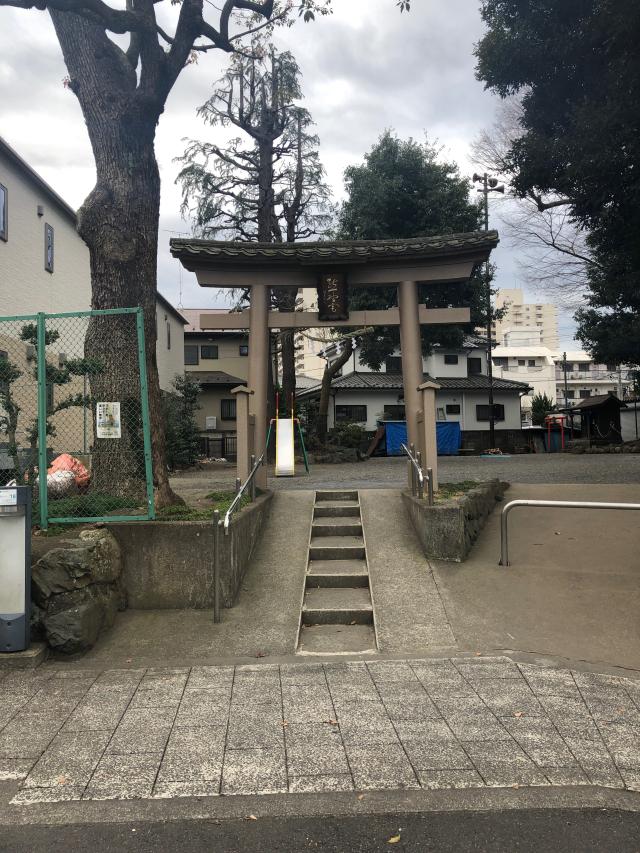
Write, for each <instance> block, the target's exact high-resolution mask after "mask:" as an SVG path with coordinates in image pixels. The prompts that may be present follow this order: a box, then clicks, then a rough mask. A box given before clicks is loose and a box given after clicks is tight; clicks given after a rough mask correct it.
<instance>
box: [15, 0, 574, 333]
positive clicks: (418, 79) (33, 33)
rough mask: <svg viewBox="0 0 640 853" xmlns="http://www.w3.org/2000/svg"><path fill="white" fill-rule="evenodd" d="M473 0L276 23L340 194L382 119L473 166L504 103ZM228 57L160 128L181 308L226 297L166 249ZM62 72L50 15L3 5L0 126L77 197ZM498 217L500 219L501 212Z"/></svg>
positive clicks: (80, 144) (383, 4)
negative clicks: (201, 112)
mask: <svg viewBox="0 0 640 853" xmlns="http://www.w3.org/2000/svg"><path fill="white" fill-rule="evenodd" d="M164 5H165V4H163V6H164ZM478 5H479V3H478V2H477V0H413V3H412V9H411V12H410V13H409V14H406V13H405V14H400V13H399V11H398V10H397V8H396V6H395V0H333V6H334V14H333V15H332V16H330V17H326V18H321V19H318V20H317V21H316V22H315V23H313V24H306V25H305V24H302V23H300V24H296V25H295V26H294V27H293V28H291V29H284V30H280V31H279V32H278V35H277V38H276V43H277V45H278V46H279V47H280V48H281V49H290V50H291V51H292V52H293V53H294V54H295V56H296V58H297V60H298V62H299V64H300V66H301V69H302V72H303V90H304V94H305V106H306V107H307V108H308V109H309V111H310V112H311V115H312V116H313V119H314V120H315V122H316V126H317V132H318V135H319V136H320V143H321V145H320V153H321V157H322V160H323V162H324V165H325V167H326V170H327V176H328V179H329V182H330V184H331V186H332V187H333V189H334V192H335V195H336V198H337V199H339V198H340V197H341V196H342V194H343V184H342V173H343V171H344V168H345V166H347V165H349V164H351V163H358V162H360V161H361V160H362V158H363V155H364V153H365V152H366V151H367V150H368V149H369V148H371V146H372V145H373V144H374V143H375V141H376V139H377V138H378V136H379V135H380V133H381V132H382V131H383V130H384V129H385V128H393V129H395V130H396V132H397V133H398V134H399V135H400V136H401V137H408V136H413V137H414V138H416V139H420V140H421V139H423V137H424V133H425V132H427V133H428V135H429V138H430V139H431V140H432V141H433V140H437V141H438V142H439V143H440V145H441V146H442V147H443V157H446V158H447V159H453V160H455V161H456V162H457V163H458V164H459V166H460V169H461V171H462V173H463V174H466V175H469V176H471V174H472V173H473V171H474V167H475V164H474V163H473V162H472V161H471V159H470V156H471V155H470V150H469V148H470V143H471V141H472V140H473V138H474V137H475V136H476V135H477V133H478V132H479V130H481V129H482V128H483V127H486V126H488V125H490V124H491V123H492V121H493V118H494V114H495V109H496V104H497V99H496V98H495V97H494V96H492V95H490V94H488V93H487V92H485V91H484V88H483V86H482V84H481V83H479V82H478V81H477V80H476V79H475V76H474V57H473V47H474V43H475V42H476V41H477V40H478V39H479V38H480V37H481V35H482V22H481V20H480V15H479V12H478ZM227 61H228V57H226V56H225V55H223V54H220V53H219V52H217V51H212V52H211V53H209V54H206V55H204V56H202V57H201V58H200V60H199V62H198V63H197V64H196V65H192V66H189V67H188V68H186V69H185V70H184V71H183V73H182V74H181V76H180V79H179V81H178V83H177V85H176V86H175V88H174V90H173V92H172V94H171V96H170V98H169V101H168V103H167V106H166V109H165V113H164V115H163V116H162V118H161V120H160V125H159V128H158V134H157V156H158V161H159V164H160V170H161V174H162V207H161V218H160V254H159V274H158V285H159V288H160V290H161V291H162V293H163V294H164V295H166V296H167V297H168V298H169V299H171V300H172V301H173V302H174V304H178V303H180V304H182V305H183V306H184V307H210V306H212V305H214V304H220V301H219V300H220V296H219V294H218V292H217V291H215V290H207V291H203V290H202V289H201V288H199V287H198V285H197V284H196V282H195V277H194V276H193V275H192V274H191V273H188V272H187V271H186V270H182V271H181V268H180V265H179V264H178V262H177V261H175V260H173V259H172V258H171V256H170V254H169V251H168V244H169V238H170V237H171V236H172V235H176V234H187V233H189V225H188V223H186V222H184V221H183V220H182V219H181V217H180V213H179V200H180V195H179V191H178V188H177V187H176V186H175V184H174V181H175V176H176V173H177V171H178V167H177V165H176V164H175V163H174V162H173V158H174V157H176V156H177V155H179V154H180V153H181V152H182V150H183V148H184V144H183V142H182V140H183V138H184V137H202V136H203V134H204V128H203V125H202V123H201V121H200V120H199V119H198V118H197V117H196V115H195V110H196V107H197V106H199V105H200V104H202V103H203V102H204V101H205V100H206V99H207V97H208V96H209V94H210V92H211V85H212V83H213V82H214V81H215V80H216V79H217V78H218V77H219V76H220V75H221V73H222V71H223V70H224V68H225V66H226V63H227ZM65 76H66V69H65V66H64V63H63V61H62V56H61V53H60V49H59V47H58V44H57V41H56V38H55V35H54V33H53V28H52V26H51V23H50V21H49V18H48V15H47V14H46V13H43V12H38V11H23V10H13V9H8V8H0V93H1V96H0V135H2V136H4V137H5V138H6V139H7V141H8V142H9V143H10V144H11V145H12V146H13V147H14V148H15V149H16V150H17V151H18V153H20V154H21V155H22V156H23V157H24V158H25V159H26V160H27V161H28V162H29V163H30V164H31V165H32V166H33V168H35V169H36V170H37V171H38V172H39V173H40V174H41V175H42V176H43V177H44V178H45V180H47V181H48V182H49V183H50V184H51V185H52V186H53V187H54V188H55V189H56V190H57V191H58V192H59V193H60V194H61V195H62V196H63V197H64V198H65V199H66V200H67V201H68V202H69V204H71V205H72V206H74V207H78V206H79V205H80V204H81V203H82V201H83V199H84V198H85V196H86V195H87V193H88V192H89V191H90V189H91V188H92V186H93V182H94V169H93V158H92V154H91V149H90V147H89V142H88V138H87V135H86V130H85V126H84V121H83V118H82V114H81V112H80V108H79V106H78V103H77V101H76V98H75V96H74V95H73V94H72V93H71V92H69V91H68V90H67V89H65V88H64V86H63V82H62V81H63V79H64V77H65ZM207 132H208V133H212V132H216V131H212V130H211V129H207ZM494 209H495V205H494ZM491 224H492V226H493V227H498V228H499V227H500V222H499V217H498V216H497V215H495V213H494V214H493V219H492V223H491ZM494 260H495V261H496V263H497V265H498V276H497V285H498V286H503V287H514V286H518V285H519V284H523V282H522V281H521V277H520V276H519V268H518V250H517V247H514V246H510V245H509V244H508V243H507V241H506V240H504V239H503V241H502V244H501V245H500V247H499V248H498V250H497V252H496V253H495V254H494ZM523 286H524V285H523ZM526 289H527V288H526V286H525V290H526ZM528 293H529V296H530V297H531V299H532V300H533V301H542V299H543V298H544V299H545V301H548V297H543V296H541V295H540V294H538V293H536V292H535V291H534V290H531V289H530V288H529V290H528ZM560 322H561V328H560V337H561V339H563V340H565V341H567V342H568V341H569V340H570V339H571V337H572V333H573V323H572V322H571V321H570V318H569V317H568V316H566V315H562V316H561V321H560Z"/></svg>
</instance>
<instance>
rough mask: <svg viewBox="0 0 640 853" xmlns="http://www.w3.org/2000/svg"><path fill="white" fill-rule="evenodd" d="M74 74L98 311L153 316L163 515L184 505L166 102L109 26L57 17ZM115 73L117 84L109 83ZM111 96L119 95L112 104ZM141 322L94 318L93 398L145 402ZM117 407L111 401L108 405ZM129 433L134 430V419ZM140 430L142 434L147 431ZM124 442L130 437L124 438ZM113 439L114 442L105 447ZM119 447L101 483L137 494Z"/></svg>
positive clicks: (100, 470) (83, 224) (149, 350)
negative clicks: (162, 168) (164, 397)
mask: <svg viewBox="0 0 640 853" xmlns="http://www.w3.org/2000/svg"><path fill="white" fill-rule="evenodd" d="M51 17H52V19H53V23H54V26H55V29H56V33H57V35H58V38H59V40H60V44H61V46H62V50H63V54H64V59H65V62H66V65H67V68H68V70H69V75H70V82H69V88H71V89H72V90H73V92H74V93H75V95H76V96H77V97H78V100H79V102H80V105H81V107H82V112H83V114H84V118H85V121H86V124H87V129H88V132H89V138H90V140H91V145H92V148H93V153H94V157H95V163H96V173H97V174H96V185H95V187H94V188H93V190H92V191H91V193H90V194H89V196H88V197H87V199H86V201H85V202H84V204H83V205H82V207H81V209H80V211H79V213H78V232H79V234H80V236H81V237H82V238H83V240H84V241H85V243H86V244H87V246H88V247H89V255H90V263H91V288H92V308H94V309H103V308H131V307H137V306H141V307H142V308H143V311H144V329H145V346H146V365H147V376H148V388H149V413H150V422H151V444H152V456H153V475H154V481H155V485H156V489H157V492H156V500H157V505H158V506H159V507H162V506H166V505H168V504H171V503H176V502H179V501H180V499H179V498H178V497H177V496H176V495H175V494H174V493H173V492H172V490H171V488H170V486H169V479H168V474H167V467H166V461H165V440H164V425H163V421H162V410H161V405H160V386H159V381H158V369H157V363H156V321H155V317H156V313H155V306H156V292H157V291H156V288H157V283H156V266H157V242H158V221H159V214H160V177H159V172H158V165H157V162H156V158H155V152H154V138H155V129H156V125H157V122H158V119H159V116H160V114H161V112H162V108H163V103H160V102H159V99H155V100H154V98H153V97H152V96H150V95H149V96H145V95H144V90H143V89H142V88H141V87H138V85H137V80H136V72H135V70H134V69H133V67H132V66H131V65H130V64H129V63H128V62H127V61H126V58H125V57H124V54H122V52H119V53H118V52H117V51H116V50H113V48H112V43H111V42H109V39H108V38H107V37H106V36H105V34H104V31H103V30H101V29H100V27H97V26H94V25H92V24H89V23H87V21H85V20H84V19H82V18H80V17H79V16H77V15H73V14H71V13H67V12H56V11H52V12H51ZM105 75H106V77H107V79H105ZM105 91H106V92H109V93H110V97H105V94H104V93H105ZM127 320H131V318H126V317H108V318H94V320H93V321H92V323H91V324H90V327H89V330H88V333H87V340H86V345H87V352H86V354H87V356H96V357H98V358H99V359H100V360H101V361H102V362H103V364H104V370H103V371H102V372H101V373H100V374H98V375H97V376H94V377H93V379H92V394H93V395H94V398H95V395H96V394H99V395H103V394H108V393H110V394H112V395H113V396H112V397H111V399H112V400H121V401H122V400H124V401H129V403H128V405H129V408H130V410H131V411H133V410H134V398H135V397H138V399H139V386H138V383H137V382H136V381H135V380H133V381H132V377H137V376H138V375H139V371H138V362H137V352H136V339H135V336H134V337H133V338H132V334H133V329H134V326H133V323H129V322H127ZM99 399H107V400H109V397H106V398H105V397H103V396H101V397H99ZM122 414H123V428H127V426H128V425H127V423H126V422H125V412H123V413H122ZM133 428H134V427H133V424H131V425H129V428H128V438H126V440H125V441H123V443H122V445H121V454H122V458H121V459H120V467H121V466H123V465H127V466H128V467H130V466H131V448H129V452H128V455H127V456H126V457H125V453H127V442H129V444H130V443H131V442H132V435H131V433H132V430H133ZM138 428H139V426H138ZM123 438H125V436H124V432H123ZM107 441H108V444H105V442H107ZM113 445H114V440H104V439H103V440H98V439H96V441H95V443H94V461H93V468H94V472H95V478H96V481H97V482H101V481H102V482H104V484H105V487H106V484H107V483H110V484H112V487H113V486H114V484H115V485H116V486H119V488H118V490H120V489H121V488H125V489H126V488H128V487H129V482H128V480H129V479H130V477H131V471H129V472H127V471H122V470H119V468H118V460H117V456H115V457H114V453H116V454H117V452H118V451H117V448H115V447H113Z"/></svg>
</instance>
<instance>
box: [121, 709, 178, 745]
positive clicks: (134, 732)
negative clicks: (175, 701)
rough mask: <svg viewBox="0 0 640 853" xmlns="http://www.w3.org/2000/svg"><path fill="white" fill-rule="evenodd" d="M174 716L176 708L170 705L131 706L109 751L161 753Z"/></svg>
mask: <svg viewBox="0 0 640 853" xmlns="http://www.w3.org/2000/svg"><path fill="white" fill-rule="evenodd" d="M174 717H175V709H173V708H169V707H160V708H129V710H128V711H127V712H126V713H125V715H124V716H123V718H122V720H121V722H120V724H119V725H118V728H117V729H116V730H115V732H114V734H113V737H112V739H111V741H110V743H109V745H108V746H107V750H106V751H107V753H109V754H113V755H129V754H135V753H157V754H159V755H161V754H162V752H163V751H164V748H165V746H166V744H167V740H168V739H169V733H170V731H171V727H172V725H173V720H174Z"/></svg>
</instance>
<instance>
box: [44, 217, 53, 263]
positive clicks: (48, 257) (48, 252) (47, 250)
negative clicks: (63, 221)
mask: <svg viewBox="0 0 640 853" xmlns="http://www.w3.org/2000/svg"><path fill="white" fill-rule="evenodd" d="M44 268H45V269H46V271H47V272H53V227H52V226H51V225H49V223H48V222H45V223H44Z"/></svg>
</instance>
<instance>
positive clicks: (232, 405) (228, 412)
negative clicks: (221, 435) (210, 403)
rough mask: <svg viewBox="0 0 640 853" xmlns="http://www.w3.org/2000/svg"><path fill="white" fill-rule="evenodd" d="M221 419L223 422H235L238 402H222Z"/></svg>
mask: <svg viewBox="0 0 640 853" xmlns="http://www.w3.org/2000/svg"><path fill="white" fill-rule="evenodd" d="M220 418H221V419H222V420H223V421H235V419H236V401H235V399H231V400H220Z"/></svg>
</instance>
